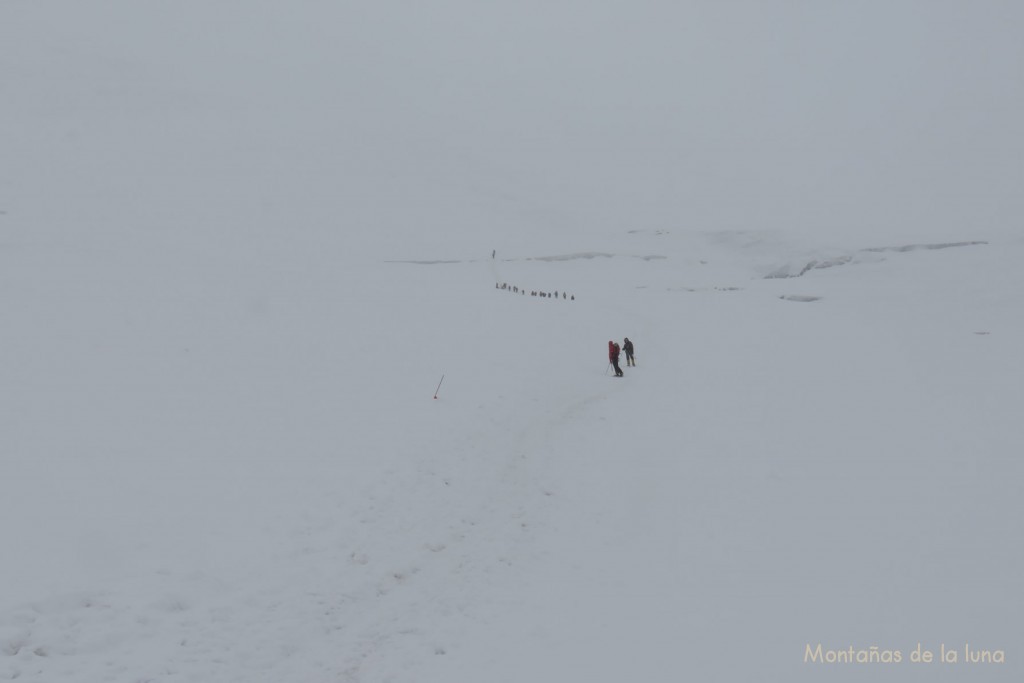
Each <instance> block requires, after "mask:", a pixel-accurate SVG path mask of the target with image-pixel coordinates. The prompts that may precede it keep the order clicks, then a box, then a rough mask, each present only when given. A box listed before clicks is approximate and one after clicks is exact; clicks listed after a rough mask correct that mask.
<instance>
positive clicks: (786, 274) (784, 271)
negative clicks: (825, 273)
mask: <svg viewBox="0 0 1024 683" xmlns="http://www.w3.org/2000/svg"><path fill="white" fill-rule="evenodd" d="M852 260H853V257H852V256H839V257H838V258H834V259H828V260H825V261H817V260H815V261H810V262H808V263H807V264H805V265H804V267H803V268H801V269H800V272H799V273H795V274H794V273H792V272H791V271H790V268H789V266H783V267H781V268H778V269H777V270H774V271H772V272H771V273H769V274H768V275H765V276H764V279H765V280H776V279H784V278H790V277H801V276H803V275H805V274H806V273H807V272H808V271H811V270H822V269H825V268H835V267H836V266H845V265H846V264H847V263H849V262H850V261H852Z"/></svg>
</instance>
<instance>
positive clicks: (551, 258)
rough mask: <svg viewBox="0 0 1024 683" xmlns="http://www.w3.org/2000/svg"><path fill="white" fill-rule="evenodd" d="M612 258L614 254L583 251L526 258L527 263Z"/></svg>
mask: <svg viewBox="0 0 1024 683" xmlns="http://www.w3.org/2000/svg"><path fill="white" fill-rule="evenodd" d="M599 256H600V257H601V258H613V257H614V256H615V255H614V254H605V253H603V252H600V251H585V252H581V253H578V254H562V255H560V256H535V257H534V258H528V259H526V260H527V261H575V260H576V259H581V258H585V259H592V258H597V257H599Z"/></svg>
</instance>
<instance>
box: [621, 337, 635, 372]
mask: <svg viewBox="0 0 1024 683" xmlns="http://www.w3.org/2000/svg"><path fill="white" fill-rule="evenodd" d="M622 350H623V351H625V352H626V365H627V366H628V365H632V366H633V367H634V368H635V367H636V359H635V358H633V342H631V341H629V337H626V338H625V339H623V340H622Z"/></svg>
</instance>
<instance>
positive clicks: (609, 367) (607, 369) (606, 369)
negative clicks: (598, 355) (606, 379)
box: [604, 361, 612, 375]
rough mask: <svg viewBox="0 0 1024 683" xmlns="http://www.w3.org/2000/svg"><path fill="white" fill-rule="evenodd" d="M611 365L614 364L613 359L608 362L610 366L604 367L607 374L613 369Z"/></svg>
mask: <svg viewBox="0 0 1024 683" xmlns="http://www.w3.org/2000/svg"><path fill="white" fill-rule="evenodd" d="M611 367H612V364H611V361H609V362H608V367H606V368H605V369H604V374H606V375H607V374H608V371H609V370H610V369H611Z"/></svg>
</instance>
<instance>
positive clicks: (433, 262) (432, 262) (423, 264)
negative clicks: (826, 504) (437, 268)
mask: <svg viewBox="0 0 1024 683" xmlns="http://www.w3.org/2000/svg"><path fill="white" fill-rule="evenodd" d="M384 263H415V264H416V265H420V266H434V265H437V264H443V263H465V261H450V260H449V261H385V262H384Z"/></svg>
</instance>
